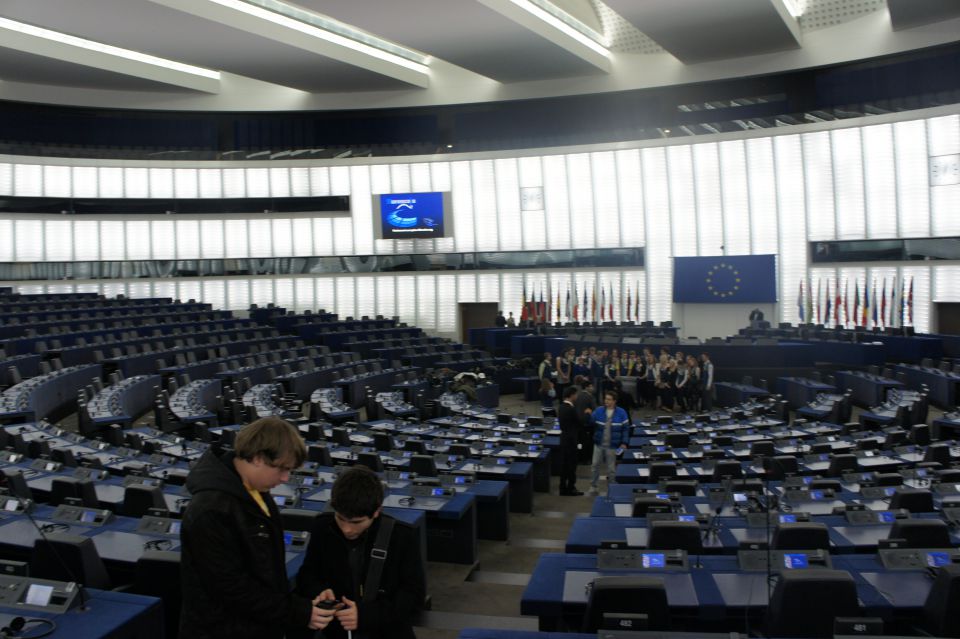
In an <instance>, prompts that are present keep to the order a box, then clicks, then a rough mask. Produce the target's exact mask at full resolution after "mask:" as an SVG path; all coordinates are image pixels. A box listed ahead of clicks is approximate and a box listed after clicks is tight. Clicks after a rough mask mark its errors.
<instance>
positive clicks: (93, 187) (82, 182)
mask: <svg viewBox="0 0 960 639" xmlns="http://www.w3.org/2000/svg"><path fill="white" fill-rule="evenodd" d="M71 182H73V197H98V196H99V191H98V190H97V167H95V166H75V167H73V179H72V180H71ZM154 197H156V196H154Z"/></svg>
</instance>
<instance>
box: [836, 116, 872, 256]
mask: <svg viewBox="0 0 960 639" xmlns="http://www.w3.org/2000/svg"><path fill="white" fill-rule="evenodd" d="M830 139H831V142H832V144H833V167H834V176H833V179H834V189H835V200H836V205H837V239H841V240H856V239H861V238H863V237H865V235H866V220H865V219H864V196H863V149H862V147H861V144H860V129H836V130H834V131H831V132H830Z"/></svg>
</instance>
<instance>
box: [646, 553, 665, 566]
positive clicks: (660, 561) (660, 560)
mask: <svg viewBox="0 0 960 639" xmlns="http://www.w3.org/2000/svg"><path fill="white" fill-rule="evenodd" d="M666 565H667V562H666V561H665V559H664V555H663V553H651V552H645V553H643V567H644V568H663V567H665V566H666Z"/></svg>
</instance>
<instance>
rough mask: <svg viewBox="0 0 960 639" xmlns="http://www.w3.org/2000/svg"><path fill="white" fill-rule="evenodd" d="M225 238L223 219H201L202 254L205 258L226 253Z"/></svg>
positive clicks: (217, 256)
mask: <svg viewBox="0 0 960 639" xmlns="http://www.w3.org/2000/svg"><path fill="white" fill-rule="evenodd" d="M223 239H224V238H223V220H200V255H201V256H202V257H203V258H204V259H211V258H222V257H224V256H225V255H226V247H225V246H224V244H223Z"/></svg>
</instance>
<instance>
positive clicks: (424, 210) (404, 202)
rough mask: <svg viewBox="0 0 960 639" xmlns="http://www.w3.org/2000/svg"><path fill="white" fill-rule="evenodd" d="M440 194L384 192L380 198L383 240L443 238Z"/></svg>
mask: <svg viewBox="0 0 960 639" xmlns="http://www.w3.org/2000/svg"><path fill="white" fill-rule="evenodd" d="M443 213H444V211H443V193H439V192H432V193H385V194H383V195H381V196H380V223H381V230H382V234H383V239H385V240H387V239H395V238H418V237H420V238H422V237H443V236H444V230H443Z"/></svg>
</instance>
